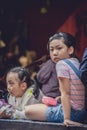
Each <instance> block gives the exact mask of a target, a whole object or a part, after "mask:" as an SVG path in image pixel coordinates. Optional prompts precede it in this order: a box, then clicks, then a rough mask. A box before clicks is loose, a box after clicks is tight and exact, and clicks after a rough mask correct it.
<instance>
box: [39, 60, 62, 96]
mask: <svg viewBox="0 0 87 130" xmlns="http://www.w3.org/2000/svg"><path fill="white" fill-rule="evenodd" d="M37 79H38V81H39V82H40V83H42V85H41V90H42V92H43V94H44V95H46V96H49V97H54V98H55V97H57V96H59V95H60V92H59V84H58V79H57V74H56V69H55V63H53V62H52V60H48V61H47V62H45V63H43V65H42V66H41V68H40V70H39V72H38V74H37Z"/></svg>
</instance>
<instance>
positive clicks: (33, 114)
mask: <svg viewBox="0 0 87 130" xmlns="http://www.w3.org/2000/svg"><path fill="white" fill-rule="evenodd" d="M46 109H47V106H46V105H45V104H34V105H29V106H26V107H25V109H24V113H25V115H26V117H27V119H30V120H39V121H46Z"/></svg>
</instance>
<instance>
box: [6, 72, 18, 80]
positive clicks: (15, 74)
mask: <svg viewBox="0 0 87 130" xmlns="http://www.w3.org/2000/svg"><path fill="white" fill-rule="evenodd" d="M7 79H15V80H17V79H18V74H17V73H14V72H9V73H8V74H7Z"/></svg>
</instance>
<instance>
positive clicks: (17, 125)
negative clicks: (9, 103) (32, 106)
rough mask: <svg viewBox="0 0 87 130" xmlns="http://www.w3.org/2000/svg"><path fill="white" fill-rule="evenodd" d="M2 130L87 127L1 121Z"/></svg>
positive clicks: (84, 129)
mask: <svg viewBox="0 0 87 130" xmlns="http://www.w3.org/2000/svg"><path fill="white" fill-rule="evenodd" d="M0 130H87V125H86V124H85V125H83V126H81V127H77V126H69V127H65V126H64V125H63V124H61V123H51V122H39V121H30V120H11V119H0Z"/></svg>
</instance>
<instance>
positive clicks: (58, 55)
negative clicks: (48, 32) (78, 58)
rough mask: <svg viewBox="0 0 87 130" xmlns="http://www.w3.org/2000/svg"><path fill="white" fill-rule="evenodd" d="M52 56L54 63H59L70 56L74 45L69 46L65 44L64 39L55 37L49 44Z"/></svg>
mask: <svg viewBox="0 0 87 130" xmlns="http://www.w3.org/2000/svg"><path fill="white" fill-rule="evenodd" d="M49 50H50V57H51V59H52V61H53V62H54V63H57V62H58V61H59V60H61V59H65V58H70V54H72V53H73V51H74V50H73V47H70V48H68V47H67V46H66V45H65V44H64V39H63V38H61V39H55V40H53V41H51V42H50V44H49Z"/></svg>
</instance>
